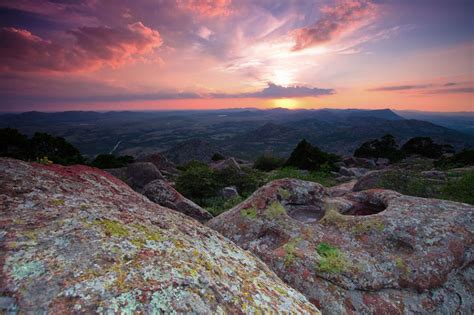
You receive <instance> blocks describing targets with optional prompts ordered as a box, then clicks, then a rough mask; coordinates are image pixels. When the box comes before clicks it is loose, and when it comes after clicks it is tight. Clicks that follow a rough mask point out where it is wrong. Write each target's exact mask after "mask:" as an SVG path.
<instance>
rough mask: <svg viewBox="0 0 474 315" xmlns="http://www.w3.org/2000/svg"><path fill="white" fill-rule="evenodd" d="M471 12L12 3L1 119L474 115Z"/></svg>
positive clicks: (3, 47) (281, 3)
mask: <svg viewBox="0 0 474 315" xmlns="http://www.w3.org/2000/svg"><path fill="white" fill-rule="evenodd" d="M473 12H474V1H472V0H466V1H461V0H449V1H448V0H398V1H395V0H393V1H392V0H373V1H369V0H341V1H329V0H307V1H303V0H294V1H292V0H254V1H251V0H134V1H127V0H110V1H102V0H82V1H79V0H78V1H72V0H49V1H40V0H10V1H4V0H0V99H1V101H0V112H5V111H27V110H42V111H60V110H123V109H129V110H141V109H204V108H230V107H258V108H272V107H286V108H322V107H330V108H393V109H414V110H427V111H474V104H473V102H474V101H473V96H474V70H473V66H474V22H473V18H472V14H473Z"/></svg>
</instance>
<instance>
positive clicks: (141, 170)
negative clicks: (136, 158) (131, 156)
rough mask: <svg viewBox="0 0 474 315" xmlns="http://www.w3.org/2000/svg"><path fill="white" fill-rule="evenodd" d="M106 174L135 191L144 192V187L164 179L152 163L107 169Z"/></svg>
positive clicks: (138, 163)
mask: <svg viewBox="0 0 474 315" xmlns="http://www.w3.org/2000/svg"><path fill="white" fill-rule="evenodd" d="M105 171H106V172H108V173H110V174H112V175H113V176H115V177H117V178H118V179H120V180H123V181H124V182H125V183H127V185H129V186H130V187H132V189H133V190H135V191H138V192H142V190H143V187H145V185H146V184H148V183H149V182H151V181H154V180H155V179H164V177H163V175H161V173H160V171H159V170H158V169H157V168H156V166H155V165H154V164H153V163H151V162H136V163H132V164H129V165H128V166H126V167H121V168H114V169H107V170H105Z"/></svg>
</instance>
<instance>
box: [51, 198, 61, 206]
mask: <svg viewBox="0 0 474 315" xmlns="http://www.w3.org/2000/svg"><path fill="white" fill-rule="evenodd" d="M51 203H52V204H53V205H54V206H63V205H64V200H63V199H54V200H52V201H51Z"/></svg>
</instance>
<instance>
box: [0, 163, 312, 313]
mask: <svg viewBox="0 0 474 315" xmlns="http://www.w3.org/2000/svg"><path fill="white" fill-rule="evenodd" d="M0 247H1V250H0V267H1V269H0V313H16V312H19V313H35V314H37V313H51V314H70V313H88V314H90V313H123V314H133V313H146V314H161V313H164V314H170V313H189V312H193V313H197V314H215V313H218V314H219V313H221V314H222V313H233V314H239V313H255V312H260V313H272V312H273V313H275V312H277V311H279V312H295V313H306V314H307V313H311V314H312V313H319V312H318V310H317V309H316V307H315V306H314V305H313V304H311V303H309V302H308V301H307V299H306V298H305V297H304V296H303V295H302V294H300V293H299V292H297V291H296V290H294V289H292V288H290V287H288V286H287V285H286V284H284V283H283V282H282V281H281V280H280V279H279V278H278V277H277V276H276V275H275V273H273V272H272V271H271V270H270V269H269V268H268V267H267V266H266V265H265V264H264V263H262V262H261V261H260V260H259V259H258V258H256V257H255V256H253V255H252V254H251V253H249V252H247V251H244V250H242V249H240V248H239V247H237V246H236V245H234V244H233V243H231V242H229V241H228V240H227V239H225V238H224V237H222V236H221V235H220V234H218V233H217V232H215V231H213V230H211V229H209V228H207V227H205V226H203V225H201V224H200V223H198V222H197V221H195V220H192V219H189V218H187V217H186V216H185V215H182V214H180V213H177V212H175V211H171V210H169V209H166V208H164V207H161V206H159V205H157V204H154V203H152V202H151V201H149V200H148V199H147V198H146V197H145V196H142V195H140V194H138V193H136V192H134V191H133V190H132V189H131V188H129V187H128V186H127V185H126V184H124V183H123V182H121V181H120V180H118V179H116V178H114V177H113V176H111V175H110V174H108V173H106V172H104V171H101V170H98V169H94V168H90V167H86V166H71V167H63V166H59V165H49V166H45V165H40V164H35V163H26V162H22V161H18V160H13V159H5V158H1V159H0Z"/></svg>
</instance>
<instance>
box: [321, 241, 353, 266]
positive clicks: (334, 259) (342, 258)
mask: <svg viewBox="0 0 474 315" xmlns="http://www.w3.org/2000/svg"><path fill="white" fill-rule="evenodd" d="M316 252H317V253H318V254H319V255H320V256H321V258H320V260H319V261H318V264H317V269H318V270H319V271H322V272H329V273H339V272H343V271H345V270H347V268H348V267H349V266H350V263H349V262H348V260H347V257H346V255H345V254H344V253H343V252H341V250H340V249H339V248H337V247H334V246H331V245H329V244H327V243H320V244H319V245H318V246H317V247H316Z"/></svg>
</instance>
